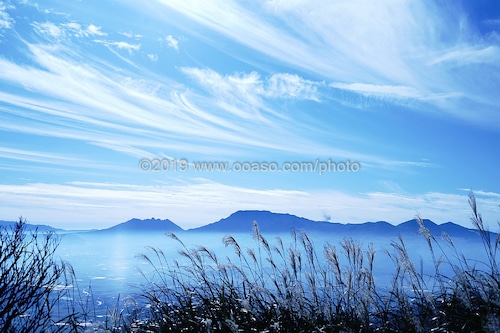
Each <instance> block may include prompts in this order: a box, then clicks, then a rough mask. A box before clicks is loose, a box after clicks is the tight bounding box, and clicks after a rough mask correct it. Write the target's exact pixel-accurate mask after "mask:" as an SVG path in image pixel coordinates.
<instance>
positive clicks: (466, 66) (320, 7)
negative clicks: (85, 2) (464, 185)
mask: <svg viewBox="0 0 500 333" xmlns="http://www.w3.org/2000/svg"><path fill="white" fill-rule="evenodd" d="M158 2H159V3H160V4H162V5H164V6H168V7H170V8H171V9H172V10H174V11H177V12H179V13H180V14H182V15H184V16H186V17H189V18H190V19H192V20H194V21H196V22H197V23H199V24H201V25H203V26H205V27H208V28H209V29H211V30H213V31H215V32H217V33H219V34H222V35H224V36H226V37H228V38H230V39H232V40H233V41H235V42H237V43H240V44H241V45H244V46H246V47H250V48H252V49H254V50H257V51H258V52H261V53H263V54H266V55H268V56H271V57H273V58H274V59H276V60H277V61H280V62H285V63H288V64H289V65H291V66H293V67H295V68H299V69H303V70H304V69H305V70H307V71H309V72H312V73H315V74H316V75H318V76H319V77H322V78H326V79H327V80H329V81H331V82H335V84H336V87H337V88H339V89H346V90H348V91H351V92H356V93H359V94H360V95H361V96H367V95H370V96H373V95H376V96H377V97H380V98H388V99H390V100H394V98H398V99H402V98H406V99H417V100H419V101H420V102H421V103H425V105H426V107H422V104H420V103H418V104H417V105H418V107H415V108H414V110H416V111H420V110H421V109H429V108H433V109H434V110H435V111H436V112H440V113H445V114H448V115H451V116H453V117H458V118H463V119H466V120H469V121H473V122H475V123H476V124H479V125H482V126H488V127H491V126H492V122H491V117H493V118H494V119H495V121H494V123H496V124H499V123H500V118H499V117H500V116H499V115H498V114H495V112H493V110H494V109H495V106H494V105H498V103H499V102H500V100H499V99H500V97H499V96H498V94H496V93H495V92H494V91H493V90H492V86H491V83H492V82H498V80H499V79H500V78H499V74H498V72H499V71H498V69H499V66H500V65H499V63H498V61H497V60H496V59H498V46H497V45H494V43H493V40H492V39H491V37H488V36H484V37H482V36H478V35H477V33H476V32H475V30H474V28H473V27H471V25H470V22H469V21H468V18H467V15H466V13H465V12H463V11H462V9H461V8H460V6H444V7H443V6H441V7H440V6H438V5H436V4H435V3H434V2H432V1H421V2H419V3H415V2H412V1H400V2H398V3H397V4H395V3H394V2H393V1H389V0H384V1H377V2H376V3H374V2H372V1H369V0H364V1H356V2H349V3H345V2H338V1H334V2H332V1H328V0H315V1H293V2H285V1H262V2H258V3H255V4H253V5H252V6H250V5H244V4H242V3H238V2H236V1H225V2H224V3H220V2H210V3H203V4H200V3H195V2H192V1H164V0H158ZM263 13H265V14H267V16H266V15H262V14H263ZM298 27H300V28H298ZM475 66H477V69H478V70H477V71H474V70H473V68H474V67H475ZM482 66H490V67H491V68H492V69H495V70H491V71H483V70H482V69H481V68H482ZM470 82H474V85H470ZM464 101H465V103H464ZM464 104H466V105H467V107H463V105H464ZM470 108H474V109H476V110H477V112H475V113H474V114H471V113H470V112H469V110H470Z"/></svg>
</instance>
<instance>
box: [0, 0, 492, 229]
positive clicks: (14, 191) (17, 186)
mask: <svg viewBox="0 0 500 333" xmlns="http://www.w3.org/2000/svg"><path fill="white" fill-rule="evenodd" d="M499 88H500V4H499V2H497V1H494V0H490V1H475V2H471V1H439V2H436V1H418V2H415V1H390V0H382V1H377V2H374V1H371V0H359V1H332V0H330V1H326V0H317V1H309V0H307V1H305V0H304V1H301V0H296V1H280V0H268V1H255V2H244V1H205V2H201V1H186V0H179V1H175V0H169V1H166V0H156V1H153V0H152V1H148V2H147V4H144V3H143V2H138V1H131V0H130V1H83V0H82V1H62V0H61V1H55V0H48V1H43V3H40V2H36V1H29V0H25V1H0V138H1V145H0V172H1V173H0V175H1V176H0V219H4V220H15V219H16V218H17V217H18V216H20V215H22V216H24V217H26V218H27V219H28V220H29V221H30V222H32V223H48V224H51V225H53V226H57V227H64V228H68V229H74V228H104V227H108V226H111V225H113V224H116V223H119V222H123V221H125V220H128V219H130V218H133V217H137V218H149V217H156V218H169V219H171V220H172V221H174V222H176V223H177V224H179V225H180V226H182V227H184V228H190V227H195V226H199V225H202V224H206V223H209V222H213V221H216V220H218V219H220V218H223V217H226V216H227V215H229V214H230V213H232V212H234V211H236V210H240V209H265V210H271V211H274V212H286V213H292V214H296V215H299V216H304V217H307V218H311V219H315V220H331V221H338V222H344V223H359V222H365V221H378V220H385V221H388V222H391V223H400V222H403V221H406V220H409V219H411V218H413V217H414V216H415V215H417V214H420V215H421V216H422V217H424V218H430V219H432V220H434V221H436V222H438V223H442V222H446V221H454V222H457V223H460V224H462V225H466V226H470V221H469V217H470V210H469V207H468V204H467V198H468V194H469V190H473V191H474V192H475V194H476V197H477V198H478V202H479V207H480V210H481V212H482V214H483V217H484V218H485V219H486V220H487V221H488V223H489V225H490V226H491V228H492V229H495V228H496V221H497V220H498V216H499V213H500V207H499V204H500V182H499V179H500V177H499V176H498V165H500V154H498V147H497V146H498V144H499V143H500V112H499V111H498V107H499V105H500V94H499V93H498V91H499ZM143 158H147V159H153V158H159V159H170V160H173V159H177V160H179V159H185V160H186V161H188V162H189V163H190V164H189V165H188V166H189V167H188V168H187V170H184V171H179V170H178V171H172V170H169V171H157V172H153V171H149V172H148V171H141V170H140V168H139V162H140V161H141V159H143ZM328 160H330V161H332V162H336V163H343V162H346V161H351V162H356V163H359V165H360V170H359V171H357V172H327V173H323V174H321V175H320V174H319V173H318V172H312V171H303V172H285V171H283V170H281V171H276V172H269V171H267V172H265V171H260V172H235V171H233V172H221V171H219V172H216V171H212V172H208V171H206V172H196V171H194V170H193V163H196V162H199V161H222V162H227V163H228V164H229V165H233V164H234V163H243V162H265V163H276V164H277V165H279V166H282V165H283V163H285V162H298V163H301V162H315V161H321V162H325V161H328Z"/></svg>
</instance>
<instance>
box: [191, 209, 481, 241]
mask: <svg viewBox="0 0 500 333" xmlns="http://www.w3.org/2000/svg"><path fill="white" fill-rule="evenodd" d="M254 221H256V222H257V225H258V227H259V230H260V231H261V232H263V233H269V232H290V231H291V230H297V231H306V232H322V233H335V234H340V235H346V236H362V235H374V236H387V235H389V236H397V235H398V234H403V235H417V234H418V233H419V229H420V226H419V224H418V222H417V220H416V219H413V220H409V221H406V222H403V223H401V224H398V225H393V224H390V223H388V222H385V221H378V222H364V223H359V224H358V223H347V224H343V223H338V222H325V221H313V220H309V219H306V218H303V217H298V216H295V215H290V214H281V213H273V212H270V211H262V210H245V211H237V212H235V213H233V214H231V215H230V216H229V217H227V218H224V219H221V220H219V221H217V222H214V223H210V224H207V225H204V226H201V227H198V228H193V229H189V230H188V231H197V232H228V233H249V232H251V231H252V227H253V222H254ZM423 223H424V225H425V226H426V227H427V228H428V229H429V231H430V232H431V233H432V234H433V235H434V236H435V237H439V236H441V234H442V233H443V232H444V233H446V234H448V235H449V236H451V237H468V236H470V235H474V234H476V233H475V230H473V229H469V228H465V227H462V226H460V225H458V224H455V223H453V222H446V223H443V224H441V225H438V224H436V223H434V222H432V221H431V220H428V219H423Z"/></svg>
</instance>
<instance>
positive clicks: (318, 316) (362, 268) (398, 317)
mask: <svg viewBox="0 0 500 333" xmlns="http://www.w3.org/2000/svg"><path fill="white" fill-rule="evenodd" d="M469 203H470V205H471V208H472V212H473V215H472V222H473V224H474V226H475V227H476V229H477V232H478V233H479V235H480V237H481V240H482V242H483V245H484V250H485V252H484V262H476V261H471V260H470V259H468V258H467V257H466V256H465V255H462V254H461V253H460V252H459V250H458V249H457V248H456V247H455V245H454V243H453V240H452V239H451V238H450V237H448V236H447V235H439V238H436V237H437V236H436V235H432V234H431V233H430V232H429V230H428V229H427V228H426V226H425V225H424V224H423V222H422V220H420V219H419V223H420V232H421V234H422V237H424V239H425V240H426V242H427V246H428V249H429V251H430V257H431V258H432V261H433V274H432V275H431V276H429V275H427V274H424V272H423V270H422V269H419V268H418V267H417V265H416V264H415V263H414V262H413V261H412V260H411V259H410V253H409V250H408V248H407V246H406V244H405V241H404V239H403V238H402V237H400V238H398V239H397V240H395V241H393V242H392V243H391V244H390V247H389V249H387V250H385V251H384V253H382V255H384V256H388V258H390V259H391V261H392V263H393V267H394V271H393V275H392V276H393V277H392V280H391V281H390V283H387V284H385V285H384V286H383V287H381V286H378V285H376V279H375V275H374V265H375V263H374V261H375V256H376V255H377V256H378V255H379V254H378V253H377V254H376V253H375V250H374V249H373V247H372V246H368V247H367V248H362V247H361V245H360V244H358V243H357V242H356V241H354V240H352V239H349V238H346V239H344V241H343V242H341V243H340V244H338V245H337V246H335V245H331V244H324V245H323V247H322V248H321V249H317V248H316V247H315V244H314V243H313V242H312V241H311V239H310V238H309V236H308V235H307V234H306V233H297V232H292V241H291V242H290V243H289V244H285V242H284V241H283V240H282V239H280V238H276V240H275V242H274V243H270V242H269V241H268V240H267V239H266V238H265V237H264V236H263V235H262V234H261V233H260V232H259V229H258V225H257V224H254V230H253V237H254V239H255V247H254V248H242V247H241V246H240V244H239V243H238V241H237V240H236V239H235V238H234V237H232V236H225V237H224V239H223V242H224V245H225V246H226V247H229V248H232V250H233V252H234V255H231V256H227V257H224V258H221V257H219V256H218V255H216V254H215V253H214V252H213V251H212V250H210V249H209V248H207V247H204V246H198V247H195V248H188V247H187V246H185V244H184V243H183V242H182V240H180V239H179V238H178V237H177V236H176V235H174V234H171V235H170V236H171V237H172V238H174V239H176V240H177V241H178V242H179V245H180V250H179V258H177V259H176V260H174V259H172V258H167V257H166V255H165V254H164V253H163V252H162V250H161V249H157V248H151V249H149V250H150V251H149V252H148V254H143V255H141V256H140V258H141V259H142V260H146V261H147V262H148V263H149V264H150V265H151V266H152V267H153V268H154V274H153V275H146V274H144V279H145V280H144V281H145V282H144V284H143V285H142V287H141V289H140V290H139V292H138V295H137V297H136V300H137V302H136V303H130V302H129V303H128V304H129V306H128V307H127V308H126V309H123V308H120V306H119V305H117V308H115V309H110V310H109V314H110V315H109V316H108V317H107V319H106V321H105V322H100V323H97V322H94V323H93V325H88V326H82V325H78V324H72V325H67V326H55V327H56V328H58V329H61V328H62V329H64V330H66V331H69V332H81V331H85V332H95V331H99V332H400V331H406V332H488V331H491V332H495V331H498V330H500V274H499V273H500V272H499V267H498V264H497V261H496V260H497V255H498V248H499V244H500V238H499V236H498V235H493V234H491V233H489V232H488V231H487V230H486V229H485V225H484V223H483V220H482V218H481V216H480V214H479V213H478V211H477V206H476V200H475V198H474V196H473V195H471V196H470V200H469ZM441 238H442V239H443V240H444V241H445V243H444V244H446V245H443V242H442V241H440V239H441ZM2 244H3V243H2ZM2 246H3V245H2ZM443 246H446V249H445V248H443ZM2 253H3V248H2ZM450 253H451V254H450ZM2 259H3V258H2ZM3 260H5V259H3ZM7 261H8V259H7ZM49 263H52V262H51V261H49ZM5 267H9V266H8V265H7V266H4V265H2V266H0V268H1V269H2V274H4V272H3V270H4V269H5ZM57 267H59V269H63V268H64V267H63V266H57ZM55 272H58V270H55ZM450 272H451V273H450ZM2 277H3V275H2ZM57 277H58V278H61V277H63V275H58V276H57ZM2 281H3V279H2ZM51 281H52V280H51ZM54 281H55V280H54ZM49 282H50V281H49ZM1 283H3V282H1ZM2 286H3V285H2V284H0V288H2ZM40 286H41V285H40ZM49 286H50V285H49ZM41 289H42V290H53V289H54V288H45V286H42V288H41ZM16 292H21V293H22V290H17V291H16ZM50 292H53V291H50ZM55 299H56V300H60V298H55ZM80 303H82V302H80ZM2 306H3V304H2V303H0V314H2V313H3V312H2ZM37 309H38V310H39V311H41V310H45V308H43V307H39V308H37ZM51 309H52V310H53V308H47V309H46V310H51ZM65 309H67V310H70V313H69V314H68V315H67V316H66V318H65V320H66V322H68V319H71V320H73V322H74V323H76V322H77V320H82V318H83V319H86V317H87V316H88V314H89V309H88V307H87V308H86V310H85V311H86V312H85V311H83V312H85V313H82V312H81V310H79V308H78V307H75V306H73V307H71V306H66V307H65ZM80 309H81V308H80ZM18 317H19V313H18ZM16 318H17V317H16ZM0 320H3V321H0V325H1V323H2V322H5V320H4V318H0ZM33 320H35V318H33ZM49 320H50V317H49ZM46 322H47V321H44V323H46ZM45 327H47V325H45ZM53 330H54V329H53ZM11 331H12V332H24V331H23V330H15V329H12V330H11ZM41 331H43V330H40V332H41ZM46 331H48V330H46ZM6 332H10V331H6Z"/></svg>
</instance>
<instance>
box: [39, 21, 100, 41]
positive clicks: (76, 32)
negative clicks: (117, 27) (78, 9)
mask: <svg viewBox="0 0 500 333" xmlns="http://www.w3.org/2000/svg"><path fill="white" fill-rule="evenodd" d="M32 26H33V28H34V30H35V31H36V32H37V33H38V34H39V35H41V36H44V37H48V38H55V39H60V38H63V37H77V38H82V37H97V36H106V35H107V33H105V32H103V31H102V30H101V27H98V26H96V25H94V24H89V25H87V26H86V27H83V26H82V25H81V24H79V23H76V22H69V23H59V24H56V23H53V22H33V23H32Z"/></svg>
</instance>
